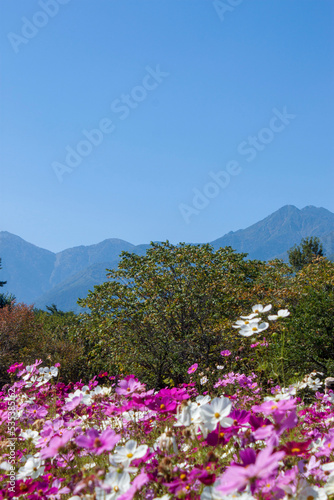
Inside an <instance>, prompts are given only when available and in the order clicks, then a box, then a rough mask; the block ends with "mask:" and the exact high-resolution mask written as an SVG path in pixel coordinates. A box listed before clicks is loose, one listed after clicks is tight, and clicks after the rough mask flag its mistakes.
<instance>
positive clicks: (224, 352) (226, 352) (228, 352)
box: [220, 349, 231, 356]
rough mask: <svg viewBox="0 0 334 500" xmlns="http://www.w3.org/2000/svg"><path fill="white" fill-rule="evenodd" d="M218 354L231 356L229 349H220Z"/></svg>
mask: <svg viewBox="0 0 334 500" xmlns="http://www.w3.org/2000/svg"><path fill="white" fill-rule="evenodd" d="M220 354H221V355H222V356H231V351H229V350H228V349H226V351H222V352H221V353H220Z"/></svg>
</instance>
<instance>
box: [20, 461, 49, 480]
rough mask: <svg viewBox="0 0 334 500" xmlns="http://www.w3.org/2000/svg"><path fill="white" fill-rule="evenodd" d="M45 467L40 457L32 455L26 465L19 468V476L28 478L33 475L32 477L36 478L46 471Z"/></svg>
mask: <svg viewBox="0 0 334 500" xmlns="http://www.w3.org/2000/svg"><path fill="white" fill-rule="evenodd" d="M44 469H45V467H44V465H42V461H41V460H40V459H39V458H34V457H30V458H28V460H27V461H26V463H25V464H24V466H23V467H20V468H19V471H18V474H17V478H18V479H26V478H27V477H31V478H32V479H36V478H37V477H39V476H40V475H41V474H43V473H44Z"/></svg>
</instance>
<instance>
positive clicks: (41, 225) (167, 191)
mask: <svg viewBox="0 0 334 500" xmlns="http://www.w3.org/2000/svg"><path fill="white" fill-rule="evenodd" d="M333 12H334V3H333V1H332V0H296V1H294V2H292V1H291V0H270V1H265V0H251V1H250V0H243V1H242V0H220V2H219V1H216V2H214V1H211V0H156V1H154V0H122V1H121V2H120V1H117V0H98V1H97V0H95V1H93V0H39V1H38V0H37V1H35V0H15V2H14V1H10V0H3V1H2V3H1V21H0V39H1V47H2V50H1V53H2V55H1V73H2V79H1V102H0V106H1V107H0V117H1V118H0V121H1V123H0V126H1V141H0V155H1V197H0V210H1V224H0V230H6V231H10V232H12V233H14V234H17V235H19V236H21V237H22V238H24V239H26V240H27V241H30V242H32V243H34V244H36V245H38V246H41V247H44V248H47V249H50V250H53V251H59V250H62V249H65V248H68V247H72V246H76V245H81V244H84V245H88V244H92V243H97V242H99V241H102V240H104V239H106V238H122V239H125V240H127V241H130V242H132V243H135V244H139V243H144V242H145V243H146V242H149V241H151V240H165V239H169V240H170V241H172V242H174V243H177V242H179V241H187V242H207V241H212V240H214V239H216V238H218V237H220V236H222V235H223V234H225V233H227V232H229V231H231V230H233V231H234V230H237V229H240V228H244V227H247V226H249V225H250V224H252V223H254V222H257V221H258V220H260V219H263V218H264V217H266V216H267V215H269V214H270V213H272V212H274V211H275V210H277V209H279V208H280V207H281V206H283V205H286V204H292V205H296V206H297V207H298V208H303V207H304V206H306V205H315V206H323V207H325V208H327V209H329V210H331V211H332V212H334V200H333V186H334V182H333V181H334V169H333V163H334V162H333V160H334V154H333V132H334V125H333V115H334V109H333V108H334V99H333V89H334V81H333V80H334V79H333V69H334V61H333V48H334V46H333V45H334V44H333V38H334V36H333ZM96 129H97V130H98V132H96ZM93 130H95V132H92V131H93Z"/></svg>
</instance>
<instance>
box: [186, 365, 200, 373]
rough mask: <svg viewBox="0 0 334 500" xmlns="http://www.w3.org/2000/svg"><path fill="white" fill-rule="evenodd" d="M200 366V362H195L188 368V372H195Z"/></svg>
mask: <svg viewBox="0 0 334 500" xmlns="http://www.w3.org/2000/svg"><path fill="white" fill-rule="evenodd" d="M197 368H198V363H194V364H193V365H191V367H190V368H188V373H189V374H191V373H195V371H196V370H197Z"/></svg>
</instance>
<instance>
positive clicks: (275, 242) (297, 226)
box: [211, 205, 334, 260]
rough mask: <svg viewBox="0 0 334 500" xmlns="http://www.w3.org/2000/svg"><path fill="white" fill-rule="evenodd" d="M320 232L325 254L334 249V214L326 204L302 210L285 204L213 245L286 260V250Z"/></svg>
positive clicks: (252, 257) (250, 255) (256, 256)
mask: <svg viewBox="0 0 334 500" xmlns="http://www.w3.org/2000/svg"><path fill="white" fill-rule="evenodd" d="M309 236H318V237H319V238H320V239H321V241H322V243H323V245H324V248H325V251H326V255H331V254H333V253H334V239H333V236H334V214H333V213H332V212H329V210H326V209H325V208H316V207H313V206H308V207H305V208H303V209H302V210H299V209H298V208H297V207H295V206H293V205H286V206H284V207H282V208H280V209H279V210H277V212H274V213H273V214H271V215H269V216H268V217H266V218H265V219H263V220H261V221H260V222H257V223H256V224H253V225H252V226H249V227H248V228H246V229H240V230H239V231H235V232H232V231H231V232H230V233H228V234H226V235H225V236H222V237H221V238H218V239H217V240H215V241H213V242H212V243H211V244H212V246H213V247H214V248H215V249H217V248H219V247H225V246H231V247H232V248H234V249H235V250H237V252H246V253H248V258H250V259H260V260H269V259H273V258H276V257H277V258H283V259H284V260H287V250H289V249H290V248H291V247H293V246H294V245H295V244H299V243H300V241H301V239H302V238H306V237H309Z"/></svg>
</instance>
